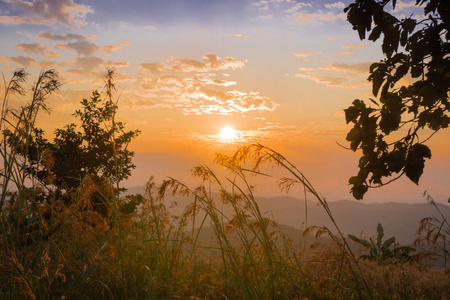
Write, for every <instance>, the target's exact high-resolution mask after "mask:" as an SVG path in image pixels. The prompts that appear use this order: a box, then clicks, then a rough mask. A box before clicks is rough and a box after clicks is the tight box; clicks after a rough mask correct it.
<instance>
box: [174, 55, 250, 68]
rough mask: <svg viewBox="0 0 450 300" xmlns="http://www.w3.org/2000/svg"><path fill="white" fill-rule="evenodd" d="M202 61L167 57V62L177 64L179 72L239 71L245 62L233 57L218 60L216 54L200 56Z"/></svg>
mask: <svg viewBox="0 0 450 300" xmlns="http://www.w3.org/2000/svg"><path fill="white" fill-rule="evenodd" d="M202 60H203V61H199V60H194V59H187V58H180V57H173V56H172V57H169V58H168V59H167V61H168V62H175V63H177V64H178V66H179V68H178V70H179V71H181V70H182V71H183V72H191V71H198V72H207V71H217V70H227V69H232V70H235V69H240V68H243V67H244V65H245V63H246V62H247V61H246V60H237V59H236V58H233V57H229V56H227V57H224V58H220V57H219V56H217V55H216V54H211V53H209V54H205V55H203V56H202Z"/></svg>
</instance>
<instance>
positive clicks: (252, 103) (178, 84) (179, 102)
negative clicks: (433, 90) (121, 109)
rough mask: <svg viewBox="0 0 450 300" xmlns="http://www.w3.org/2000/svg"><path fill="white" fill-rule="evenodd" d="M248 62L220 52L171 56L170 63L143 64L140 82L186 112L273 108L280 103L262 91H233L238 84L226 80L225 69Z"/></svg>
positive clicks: (208, 112)
mask: <svg viewBox="0 0 450 300" xmlns="http://www.w3.org/2000/svg"><path fill="white" fill-rule="evenodd" d="M245 62H246V61H244V60H238V59H236V58H233V57H224V58H220V57H219V56H217V55H216V54H211V53H210V54H206V55H203V57H202V60H195V59H187V58H180V57H169V58H168V59H167V60H166V63H164V64H162V63H156V62H152V63H141V64H140V65H139V67H140V68H141V70H142V71H143V73H140V74H139V76H138V78H137V81H138V82H140V83H141V86H140V88H141V89H142V90H145V91H151V92H153V93H155V94H156V95H157V97H158V98H161V99H164V100H165V101H166V103H168V104H169V105H170V106H171V107H174V108H178V109H181V111H182V112H183V114H186V115H189V114H197V115H200V114H219V115H230V114H235V113H246V112H250V111H273V110H275V109H276V107H277V106H278V104H276V103H275V102H273V101H272V100H270V99H269V98H268V97H265V96H262V95H260V94H259V93H258V92H253V91H252V92H245V91H240V90H238V89H233V90H230V87H231V86H235V85H237V83H236V82H235V81H231V80H226V79H225V78H226V77H227V76H228V74H223V72H221V71H224V70H229V69H231V70H235V69H239V68H242V67H243V66H244V64H245Z"/></svg>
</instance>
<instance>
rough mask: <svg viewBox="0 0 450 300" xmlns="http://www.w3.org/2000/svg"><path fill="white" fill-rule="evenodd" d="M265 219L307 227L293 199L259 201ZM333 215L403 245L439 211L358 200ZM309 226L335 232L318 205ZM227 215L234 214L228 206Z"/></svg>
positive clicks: (445, 208)
mask: <svg viewBox="0 0 450 300" xmlns="http://www.w3.org/2000/svg"><path fill="white" fill-rule="evenodd" d="M143 191H144V187H136V188H130V189H128V192H127V193H129V194H134V193H142V192H143ZM256 200H257V202H258V204H259V207H260V210H261V212H262V213H263V215H264V216H266V217H269V218H271V219H272V218H273V219H274V220H275V221H276V222H277V223H279V224H283V225H287V226H289V227H293V228H295V229H302V228H304V227H305V225H306V214H305V211H306V208H305V201H304V200H301V199H297V198H294V197H289V196H278V197H260V196H259V197H256ZM189 201H190V200H189V199H188V198H183V197H180V196H175V197H173V198H172V197H170V198H168V199H167V202H168V204H170V203H171V202H177V203H178V205H177V207H175V208H173V209H171V212H172V213H173V214H177V215H178V214H181V212H182V211H183V208H184V207H185V206H186V205H187V204H188V203H189ZM329 206H330V209H331V212H332V214H333V217H334V219H335V220H336V223H337V224H338V226H339V228H340V229H341V231H342V232H343V233H345V234H346V235H347V234H353V235H356V236H361V235H362V236H364V237H367V238H368V237H371V236H374V235H376V228H377V225H378V223H381V224H382V225H383V228H384V233H385V238H390V237H392V236H395V237H396V239H397V241H399V242H400V243H402V244H410V243H412V242H413V241H414V239H415V237H416V231H417V229H418V227H419V222H420V221H421V220H422V219H423V218H425V217H431V216H438V212H437V211H436V209H435V207H433V206H432V205H430V204H428V203H426V202H424V203H418V204H409V203H398V202H387V203H365V202H364V201H356V200H353V201H352V200H340V201H335V202H329ZM437 206H438V207H439V209H440V211H441V213H442V214H443V215H444V216H445V217H446V219H447V220H450V205H444V204H437ZM307 209H308V213H307V225H308V226H311V225H316V226H327V227H328V228H329V229H331V230H332V231H335V228H334V225H333V224H332V222H331V220H330V218H329V216H328V215H327V214H326V212H325V210H324V209H323V207H322V206H320V205H319V203H318V202H317V201H313V200H308V202H307ZM223 210H224V212H225V213H226V214H230V213H231V210H230V209H229V208H228V207H227V206H224V207H223Z"/></svg>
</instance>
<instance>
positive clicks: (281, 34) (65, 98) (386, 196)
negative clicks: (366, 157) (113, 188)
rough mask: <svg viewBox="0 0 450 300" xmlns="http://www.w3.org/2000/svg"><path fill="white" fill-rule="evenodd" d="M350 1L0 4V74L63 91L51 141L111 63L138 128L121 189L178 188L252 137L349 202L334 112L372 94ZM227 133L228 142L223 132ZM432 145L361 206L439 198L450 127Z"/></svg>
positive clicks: (371, 58)
mask: <svg viewBox="0 0 450 300" xmlns="http://www.w3.org/2000/svg"><path fill="white" fill-rule="evenodd" d="M350 2H351V1H344V2H334V1H325V0H324V1H322V0H321V1H303V2H300V1H296V0H165V1H161V0H157V1H156V0H149V1H135V0H129V1H117V0H96V1H94V0H86V1H79V0H33V1H29V0H28V1H25V0H3V1H0V36H1V51H0V69H1V71H2V72H3V74H4V76H5V78H9V77H10V76H11V74H12V72H13V71H14V69H16V68H19V67H25V68H26V69H27V71H28V72H29V73H30V74H31V75H32V76H36V75H37V74H38V73H39V71H40V70H41V69H43V68H54V69H56V70H57V71H58V72H59V74H60V76H61V78H62V81H63V83H64V85H63V86H62V88H61V90H60V92H59V93H58V94H56V95H54V96H52V97H51V98H50V99H49V106H50V107H51V109H52V113H51V115H50V116H48V115H41V118H40V119H39V123H38V125H39V126H41V127H42V128H44V129H45V131H46V132H47V134H48V136H49V137H50V138H51V135H52V134H53V131H54V130H55V128H58V127H62V126H63V125H64V124H68V123H71V122H76V120H75V118H74V117H73V116H72V115H71V114H72V113H73V112H74V111H75V109H77V108H78V107H79V102H80V101H81V99H82V98H83V97H84V98H87V97H89V96H90V94H91V92H92V90H94V89H99V90H102V89H103V82H102V75H104V74H105V70H106V68H107V67H115V68H116V70H117V72H118V74H119V75H118V83H117V85H118V87H119V92H118V93H117V96H118V95H119V93H120V100H119V118H120V119H121V120H123V121H125V122H126V124H127V128H128V129H137V128H139V129H140V130H141V131H142V134H141V135H140V136H139V137H138V138H137V139H136V140H135V141H133V144H132V149H133V150H135V151H136V157H135V163H136V165H137V168H136V171H135V172H134V175H133V177H132V178H131V179H130V180H129V182H127V183H126V186H138V185H143V184H144V183H145V181H146V180H147V179H148V177H149V176H150V175H156V176H157V177H158V178H162V177H163V176H166V175H168V176H173V177H178V178H180V179H182V180H189V179H188V178H189V169H190V168H191V167H193V166H194V165H195V164H198V163H200V162H205V163H210V162H211V161H212V159H213V156H214V153H216V152H223V153H227V154H230V153H232V151H233V150H234V149H236V148H237V147H238V146H240V145H244V144H246V143H249V142H258V143H261V144H264V145H266V146H269V147H272V148H273V149H275V150H277V151H279V152H281V153H283V154H284V155H285V156H287V157H288V158H289V159H290V160H291V161H292V162H294V163H295V164H296V166H297V167H298V168H299V169H300V170H303V171H304V173H305V175H306V176H307V177H308V178H310V181H311V182H312V183H313V185H314V186H316V188H317V190H319V191H320V192H321V193H322V194H323V196H325V197H326V198H327V199H329V200H330V201H334V200H342V199H352V198H351V195H350V194H349V190H350V186H349V185H348V178H349V177H350V176H352V175H355V174H356V172H357V169H356V165H357V161H358V154H355V153H353V152H350V151H347V150H345V149H343V148H341V147H339V146H338V144H337V143H340V144H342V145H346V141H345V136H346V133H347V131H348V130H349V129H350V125H347V124H345V118H344V113H343V109H344V108H346V107H348V106H349V105H350V104H351V102H352V101H353V100H354V99H356V98H360V99H368V98H369V97H372V98H373V95H371V85H370V83H369V82H368V81H367V80H366V79H367V77H368V68H369V66H370V64H371V63H372V62H375V61H378V60H380V59H382V58H383V55H382V53H381V49H380V44H379V43H373V42H370V41H360V40H359V38H358V34H357V33H356V32H355V31H353V30H352V28H351V25H350V24H349V23H348V22H347V21H346V15H345V13H344V12H343V9H344V7H345V6H347V5H348V4H349V3H350ZM414 3H415V0H413V1H411V0H409V1H398V2H397V8H396V11H395V13H396V14H397V15H398V16H402V15H407V16H410V15H416V14H418V13H420V12H421V10H420V9H417V8H415V7H414V5H413V4H414ZM417 18H421V16H419V15H417ZM31 82H32V80H30V83H31ZM2 91H3V88H2ZM13 100H14V99H13ZM14 103H15V104H16V105H19V104H21V102H19V101H15V102H14V101H13V102H12V104H14ZM225 126H230V127H232V128H233V129H234V130H235V132H234V136H231V138H225V137H224V136H222V135H220V133H221V130H222V128H224V127H225ZM230 135H233V134H232V133H231V134H230ZM429 145H430V148H431V150H432V153H433V157H432V159H431V160H430V161H427V163H426V170H425V173H424V175H423V178H422V179H421V182H420V186H418V187H417V186H416V185H415V184H413V183H412V182H410V181H408V180H406V179H404V180H403V179H402V180H400V181H397V182H395V183H393V184H392V185H390V186H387V187H383V188H381V189H376V190H370V191H369V193H368V194H367V196H366V197H365V200H364V201H372V202H375V201H378V202H380V201H403V202H406V201H410V202H423V201H424V198H423V197H422V193H423V192H424V191H425V190H427V191H428V192H429V193H430V194H431V195H432V196H433V197H434V198H435V200H436V201H438V202H447V199H448V197H449V196H450V179H449V178H450V151H449V149H450V133H449V132H448V130H447V131H446V132H445V131H444V132H440V133H438V134H437V135H436V136H435V137H433V139H432V140H431V141H430V142H429ZM259 191H260V193H261V194H267V195H269V194H270V193H271V191H269V189H268V188H267V187H265V186H261V187H259ZM292 196H298V195H292Z"/></svg>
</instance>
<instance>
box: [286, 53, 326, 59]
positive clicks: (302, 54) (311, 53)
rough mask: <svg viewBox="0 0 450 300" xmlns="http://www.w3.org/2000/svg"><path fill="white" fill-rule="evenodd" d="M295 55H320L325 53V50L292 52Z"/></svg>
mask: <svg viewBox="0 0 450 300" xmlns="http://www.w3.org/2000/svg"><path fill="white" fill-rule="evenodd" d="M291 54H292V55H293V56H295V57H303V58H304V57H310V56H314V55H320V54H323V52H292V53H291Z"/></svg>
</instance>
